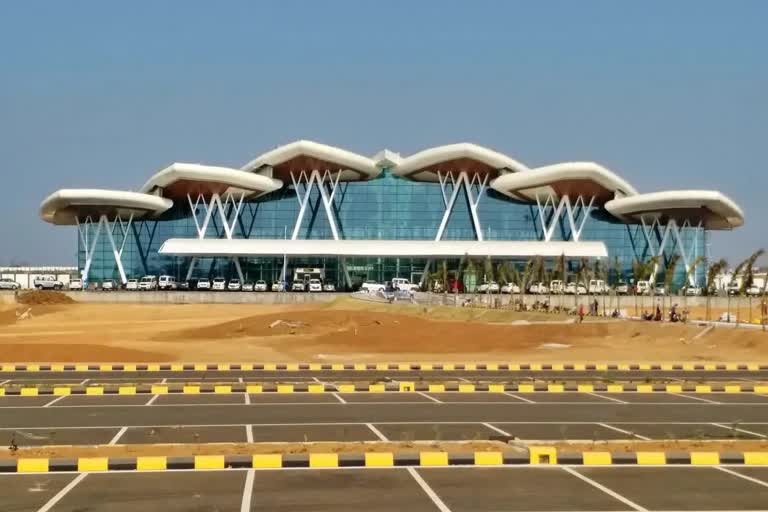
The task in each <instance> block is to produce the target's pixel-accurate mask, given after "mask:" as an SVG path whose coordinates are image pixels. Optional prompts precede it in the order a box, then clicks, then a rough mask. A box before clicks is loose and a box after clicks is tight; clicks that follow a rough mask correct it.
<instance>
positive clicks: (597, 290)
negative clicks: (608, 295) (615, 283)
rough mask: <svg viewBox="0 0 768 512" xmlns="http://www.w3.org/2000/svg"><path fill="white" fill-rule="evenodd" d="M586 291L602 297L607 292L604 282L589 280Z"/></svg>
mask: <svg viewBox="0 0 768 512" xmlns="http://www.w3.org/2000/svg"><path fill="white" fill-rule="evenodd" d="M587 291H588V292H589V293H590V294H592V295H603V294H604V293H605V292H607V291H608V288H607V287H606V286H605V281H603V280H602V279H590V280H589V287H588V288H587Z"/></svg>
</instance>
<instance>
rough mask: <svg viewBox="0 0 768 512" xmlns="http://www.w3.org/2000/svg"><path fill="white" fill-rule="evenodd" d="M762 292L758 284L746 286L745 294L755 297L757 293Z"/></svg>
mask: <svg viewBox="0 0 768 512" xmlns="http://www.w3.org/2000/svg"><path fill="white" fill-rule="evenodd" d="M762 293H763V290H762V289H761V288H760V287H758V286H754V285H752V286H750V287H749V288H747V295H751V296H752V297H756V296H757V295H761V294H762Z"/></svg>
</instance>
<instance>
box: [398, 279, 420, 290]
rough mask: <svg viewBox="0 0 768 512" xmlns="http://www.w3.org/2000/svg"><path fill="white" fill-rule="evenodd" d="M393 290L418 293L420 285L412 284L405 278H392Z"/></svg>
mask: <svg viewBox="0 0 768 512" xmlns="http://www.w3.org/2000/svg"><path fill="white" fill-rule="evenodd" d="M392 288H394V289H395V290H402V291H418V290H419V285H418V284H416V283H411V282H410V281H409V280H408V279H406V278H404V277H395V278H392Z"/></svg>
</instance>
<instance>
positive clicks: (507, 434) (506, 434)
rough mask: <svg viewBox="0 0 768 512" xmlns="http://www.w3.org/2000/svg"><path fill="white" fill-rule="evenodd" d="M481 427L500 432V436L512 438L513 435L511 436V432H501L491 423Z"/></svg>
mask: <svg viewBox="0 0 768 512" xmlns="http://www.w3.org/2000/svg"><path fill="white" fill-rule="evenodd" d="M481 425H483V426H484V427H486V428H489V429H491V430H493V431H495V432H498V433H499V434H501V435H503V436H509V437H512V434H510V433H509V432H507V431H505V430H501V429H500V428H499V427H494V426H493V425H491V424H490V423H481Z"/></svg>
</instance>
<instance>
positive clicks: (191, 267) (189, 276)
mask: <svg viewBox="0 0 768 512" xmlns="http://www.w3.org/2000/svg"><path fill="white" fill-rule="evenodd" d="M195 263H197V256H192V259H191V260H190V262H189V268H188V269H187V279H186V280H187V281H189V280H190V279H192V272H194V270H195Z"/></svg>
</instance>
